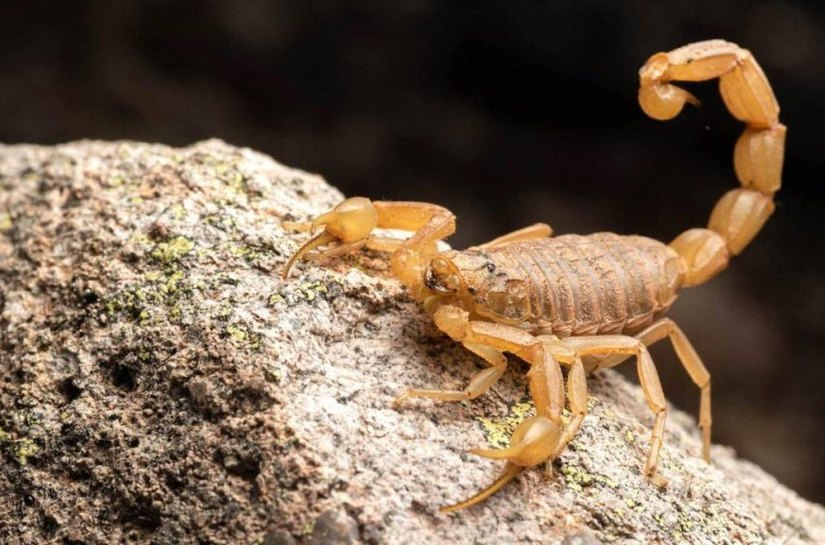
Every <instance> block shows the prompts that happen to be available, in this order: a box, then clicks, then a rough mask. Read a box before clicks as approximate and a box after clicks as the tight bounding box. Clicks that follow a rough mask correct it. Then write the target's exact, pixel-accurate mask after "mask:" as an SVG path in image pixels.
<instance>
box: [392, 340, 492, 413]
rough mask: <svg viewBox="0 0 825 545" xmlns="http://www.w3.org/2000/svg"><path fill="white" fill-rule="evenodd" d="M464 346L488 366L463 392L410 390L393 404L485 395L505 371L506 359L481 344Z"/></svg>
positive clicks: (460, 398)
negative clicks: (414, 400) (409, 400)
mask: <svg viewBox="0 0 825 545" xmlns="http://www.w3.org/2000/svg"><path fill="white" fill-rule="evenodd" d="M463 344H464V346H465V347H466V348H467V349H468V350H470V351H471V352H474V353H475V354H478V355H479V356H481V357H482V358H484V360H485V361H486V362H487V363H488V364H489V365H490V367H488V368H487V369H484V370H483V371H481V372H479V373H478V374H477V375H476V376H475V377H473V379H472V380H471V381H470V384H468V385H467V388H465V389H464V390H418V389H410V390H407V391H406V392H404V393H403V394H401V395H400V396H398V397H397V398H396V399H395V403H396V404H398V403H401V402H402V401H404V400H405V399H408V398H411V397H426V398H430V399H437V400H439V401H462V400H467V399H475V398H477V397H478V396H480V395H481V394H483V393H485V392H486V391H487V390H489V389H490V387H491V386H492V385H493V384H495V383H496V381H497V380H498V379H500V378H501V375H503V374H504V371H505V370H506V369H507V358H506V357H505V356H504V354H502V353H501V351H499V350H496V349H495V348H491V347H489V346H486V345H483V344H475V343H471V342H465V343H463Z"/></svg>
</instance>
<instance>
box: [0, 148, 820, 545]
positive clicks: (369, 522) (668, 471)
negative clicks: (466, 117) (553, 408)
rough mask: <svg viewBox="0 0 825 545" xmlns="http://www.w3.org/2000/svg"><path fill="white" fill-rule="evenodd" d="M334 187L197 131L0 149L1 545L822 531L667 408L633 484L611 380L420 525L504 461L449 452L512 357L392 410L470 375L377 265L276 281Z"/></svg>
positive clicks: (476, 423)
mask: <svg viewBox="0 0 825 545" xmlns="http://www.w3.org/2000/svg"><path fill="white" fill-rule="evenodd" d="M341 198H342V196H341V195H340V194H339V193H338V192H337V191H336V190H334V189H332V188H331V187H329V186H328V185H327V184H326V183H325V182H324V181H323V180H321V179H320V178H319V177H317V176H313V175H309V174H306V173H304V172H301V171H298V170H293V169H289V168H286V167H284V166H282V165H279V164H277V163H275V162H274V161H272V160H271V159H269V158H267V157H265V156H263V155H260V154H258V153H255V152H252V151H249V150H244V149H238V148H234V147H231V146H228V145H226V144H223V143H221V142H218V141H209V142H204V143H200V144H196V145H194V146H191V147H188V148H184V149H172V148H168V147H165V146H157V145H145V144H136V143H126V142H123V143H101V142H79V143H74V144H68V145H64V146H57V147H53V148H47V147H36V146H0V429H1V430H2V431H0V464H2V471H0V490H2V491H3V493H2V494H0V542H2V543H9V544H17V543H25V544H29V543H31V544H34V543H44V542H66V543H68V542H78V543H80V542H83V543H89V544H93V543H107V544H108V543H125V542H151V543H159V544H161V543H210V544H230V543H233V544H234V543H284V544H286V543H291V542H295V543H319V542H324V543H351V542H352V543H355V542H359V541H360V542H363V543H479V544H485V543H514V542H521V543H547V542H556V543H560V542H562V540H564V539H565V538H568V540H567V541H566V542H565V543H571V542H575V541H571V540H575V539H579V540H580V541H581V539H584V538H583V537H581V536H584V535H589V536H592V537H593V538H594V539H596V540H598V541H601V542H604V543H615V542H621V543H653V542H658V543H696V544H711V543H714V544H715V543H749V544H750V543H823V542H825V510H823V509H822V508H821V507H820V506H817V505H814V504H811V503H809V502H806V501H804V500H802V499H800V498H799V497H798V496H797V495H796V494H794V493H793V492H791V491H789V490H787V489H786V488H784V487H783V486H781V485H780V484H778V483H777V482H776V481H775V480H774V479H773V478H772V477H770V476H769V475H766V474H765V473H764V472H763V471H761V470H760V469H759V468H757V467H755V466H754V465H753V464H750V463H748V462H745V461H742V460H738V459H737V458H736V457H735V456H734V453H733V452H732V451H731V450H730V449H728V448H725V447H721V446H715V447H714V449H713V456H714V460H715V463H714V464H713V465H707V464H705V462H703V461H702V459H701V458H700V456H699V454H700V441H699V433H698V431H697V429H696V426H695V423H694V419H693V418H692V417H690V416H687V415H685V414H683V413H681V412H678V411H674V412H673V413H672V414H671V416H670V419H669V421H668V427H667V435H666V446H665V448H664V450H663V452H662V461H661V470H662V472H663V474H664V475H665V476H666V477H667V478H668V479H669V480H670V484H669V486H668V488H667V489H665V490H659V489H657V488H655V487H654V486H651V485H650V484H648V483H647V482H646V481H645V479H644V478H643V476H642V475H641V473H640V468H641V466H642V463H643V458H644V455H645V453H646V449H647V440H648V437H649V433H650V430H649V427H648V426H649V424H650V422H651V417H650V414H649V411H648V410H647V408H646V406H645V404H644V401H643V399H642V397H641V395H640V392H639V389H638V388H637V387H636V386H635V385H631V384H629V383H628V382H626V381H625V380H623V379H622V378H621V377H619V376H618V375H617V374H616V373H613V372H604V373H601V374H599V375H597V376H594V377H591V378H590V380H589V384H590V388H591V398H590V407H591V412H590V415H589V416H588V417H587V419H586V420H585V423H584V426H583V429H582V430H581V433H580V434H579V435H578V437H576V439H575V441H574V442H573V444H572V445H571V447H570V448H569V449H568V450H567V451H566V452H565V453H564V455H563V456H562V457H561V459H560V460H558V461H557V462H556V464H555V470H556V478H555V479H552V480H546V479H544V478H543V477H542V475H541V472H540V471H536V470H532V471H527V472H525V473H524V474H523V475H522V476H521V477H519V478H518V479H517V480H516V481H515V482H514V483H512V484H511V485H509V486H508V487H506V488H505V489H504V490H502V491H501V492H500V493H498V494H496V495H495V496H494V497H493V498H491V499H490V500H489V501H487V502H486V503H484V504H483V505H480V506H478V507H476V508H473V509H469V510H466V511H462V512H459V513H456V514H453V515H449V516H445V515H441V514H439V513H438V507H440V506H442V505H445V504H449V503H452V502H455V501H457V500H460V499H463V498H465V497H467V496H469V495H471V494H473V493H474V492H475V491H477V490H479V489H480V488H482V487H484V486H486V485H487V484H488V483H489V482H490V481H491V480H492V479H493V478H494V477H495V476H496V475H497V474H498V472H499V470H500V469H501V464H500V463H496V462H493V461H489V460H484V459H480V458H477V457H474V456H470V455H468V454H467V450H468V449H469V448H471V447H473V446H478V445H498V446H500V445H502V444H503V443H504V442H505V441H506V440H507V437H508V436H509V433H510V430H512V428H513V426H514V423H515V422H517V421H518V420H519V419H523V418H524V417H525V415H527V414H529V413H530V410H531V406H530V404H529V403H528V402H527V401H526V400H527V399H528V396H527V390H526V384H525V380H524V376H523V375H524V372H525V371H526V367H525V365H523V364H522V363H520V362H517V361H514V362H513V365H512V366H511V371H509V372H508V373H507V374H506V375H505V377H504V379H503V380H502V381H501V382H500V383H499V384H497V385H496V386H495V387H494V388H493V390H492V392H491V393H490V394H488V395H485V396H483V397H482V398H481V399H479V400H476V401H475V402H472V403H457V404H441V405H436V404H432V403H428V402H416V403H413V404H411V406H409V407H406V408H403V409H401V410H396V409H395V408H393V407H392V406H391V404H390V402H391V400H392V398H393V397H394V396H395V395H397V394H398V393H400V392H402V391H403V390H404V389H405V388H407V387H412V386H416V387H442V386H444V387H458V386H461V385H463V384H465V383H466V381H467V380H468V379H469V378H470V376H472V374H473V373H474V372H475V371H476V370H477V369H478V368H479V365H480V362H479V361H478V360H477V359H476V358H475V357H473V356H472V355H470V354H469V353H467V352H466V351H464V350H462V349H461V348H460V347H458V346H456V345H455V344H454V343H452V342H451V341H450V340H449V339H447V338H446V337H445V336H444V335H442V334H441V333H439V332H438V331H437V330H436V329H435V328H434V327H433V325H432V324H431V323H430V322H429V320H428V319H427V317H426V316H425V315H424V314H423V313H422V312H421V310H420V309H419V307H418V305H416V304H415V303H414V302H413V301H411V300H410V299H409V298H408V297H407V296H406V295H405V294H404V292H403V290H402V289H401V288H400V287H399V286H398V284H397V283H396V282H395V281H394V280H393V279H392V278H391V277H390V276H388V274H387V266H386V259H385V258H384V257H383V256H381V255H378V254H372V253H365V254H360V255H353V256H348V257H345V258H343V259H341V260H338V261H335V262H332V263H329V264H326V265H323V266H321V265H319V264H315V263H303V264H299V265H298V266H297V268H296V270H295V271H294V274H293V277H292V278H291V279H290V280H289V281H288V282H283V281H282V280H281V279H280V278H279V276H278V273H279V271H280V269H281V267H282V266H283V264H284V261H285V260H286V258H287V256H288V255H289V254H290V253H291V252H293V251H294V250H295V249H296V247H297V245H298V244H299V243H300V241H302V240H304V236H302V235H295V234H286V233H284V232H283V230H282V229H281V228H280V221H281V220H283V219H305V218H309V217H312V216H313V215H317V214H318V213H320V212H322V211H325V210H327V209H328V208H330V207H331V206H333V205H334V204H335V203H337V202H338V201H339V200H340V199H341ZM459 221H460V218H459ZM588 539H589V538H588ZM325 540H326V541H325ZM585 542H586V541H585Z"/></svg>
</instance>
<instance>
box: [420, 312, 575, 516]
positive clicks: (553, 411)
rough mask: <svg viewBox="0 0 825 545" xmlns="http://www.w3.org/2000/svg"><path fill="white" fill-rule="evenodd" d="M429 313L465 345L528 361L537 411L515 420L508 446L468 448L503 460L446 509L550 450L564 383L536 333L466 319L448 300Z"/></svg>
mask: <svg viewBox="0 0 825 545" xmlns="http://www.w3.org/2000/svg"><path fill="white" fill-rule="evenodd" d="M433 319H434V320H435V323H436V325H437V326H438V328H439V329H441V330H442V331H444V332H445V333H447V335H449V336H450V337H451V338H452V339H453V340H455V341H458V342H462V343H464V344H465V346H466V345H471V346H472V345H478V346H484V347H488V348H489V349H491V350H495V351H497V352H499V353H501V352H510V353H512V354H515V355H516V356H518V357H519V358H521V359H523V360H524V361H526V362H527V363H529V364H531V366H532V367H531V370H530V373H529V374H528V377H529V380H530V392H531V394H532V396H533V399H534V401H535V403H536V416H533V417H531V418H528V419H527V420H525V421H524V422H522V423H521V424H519V426H518V427H517V428H516V430H515V431H514V432H513V435H512V437H511V439H510V447H508V448H506V449H474V450H472V451H471V452H472V453H473V454H478V455H480V456H484V457H487V458H493V459H505V460H507V464H506V466H505V468H504V471H503V473H502V474H501V476H500V477H499V478H498V479H496V481H495V482H493V484H491V485H490V486H488V487H487V488H485V489H484V490H482V491H481V492H479V493H478V494H476V495H474V496H472V497H471V498H469V499H467V500H464V501H462V502H459V503H457V504H454V505H450V506H447V507H444V508H442V509H441V511H442V512H450V511H455V510H457V509H463V508H465V507H469V506H471V505H474V504H476V503H479V502H481V501H483V500H484V499H486V498H487V497H489V496H490V495H492V494H493V493H495V492H496V491H497V490H499V489H500V488H501V487H503V486H504V485H505V484H507V483H508V482H509V481H510V480H512V479H513V478H514V477H516V476H517V475H518V474H519V473H521V471H522V470H523V469H524V468H525V467H530V466H534V465H538V464H540V463H542V462H544V461H546V460H548V459H549V458H550V457H551V456H552V454H553V453H554V452H555V451H556V450H557V449H556V447H557V445H558V441H559V437H560V434H561V433H560V431H561V430H560V428H561V409H562V406H563V404H564V384H563V379H562V375H561V369H560V368H559V364H558V362H557V361H556V359H555V358H554V357H553V354H552V353H551V350H550V349H549V348H548V346H547V343H546V342H544V341H543V340H542V339H540V338H537V337H534V336H533V335H530V334H529V333H527V332H525V331H523V330H521V329H518V328H516V327H512V326H508V325H503V324H495V323H490V322H481V321H471V320H470V319H469V313H468V312H466V311H464V310H462V309H460V308H458V307H454V306H451V305H444V306H441V307H439V308H438V310H437V311H436V312H435V314H434V315H433Z"/></svg>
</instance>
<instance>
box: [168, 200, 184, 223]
mask: <svg viewBox="0 0 825 545" xmlns="http://www.w3.org/2000/svg"><path fill="white" fill-rule="evenodd" d="M169 212H170V213H171V214H172V216H173V217H174V218H175V219H176V220H182V219H183V218H185V217H186V209H185V208H184V207H183V206H182V205H180V204H175V205H173V206H172V208H170V209H169Z"/></svg>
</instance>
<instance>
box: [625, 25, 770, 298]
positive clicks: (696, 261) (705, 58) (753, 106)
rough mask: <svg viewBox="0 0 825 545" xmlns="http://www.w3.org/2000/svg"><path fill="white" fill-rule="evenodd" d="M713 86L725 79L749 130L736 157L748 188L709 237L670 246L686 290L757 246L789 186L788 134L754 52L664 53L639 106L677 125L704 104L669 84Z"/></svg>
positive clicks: (651, 62)
mask: <svg viewBox="0 0 825 545" xmlns="http://www.w3.org/2000/svg"><path fill="white" fill-rule="evenodd" d="M713 78H719V90H720V92H721V94H722V99H723V100H724V101H725V105H726V106H727V107H728V110H729V111H730V113H731V114H732V115H733V116H734V117H735V118H736V119H739V120H740V121H743V122H744V123H745V124H746V125H747V126H746V128H745V132H744V133H742V136H740V137H739V140H738V141H737V142H736V147H735V148H734V152H733V165H734V169H735V170H736V176H737V178H739V181H740V182H741V184H742V187H741V188H739V189H734V190H732V191H729V192H728V193H726V194H725V195H724V196H723V197H722V198H721V199H720V200H719V202H718V203H716V207H715V208H714V209H713V212H712V213H711V215H710V221H709V222H708V227H707V229H703V228H696V229H689V230H688V231H685V232H684V233H682V234H681V235H679V236H678V237H676V239H675V240H673V242H671V243H670V247H671V248H673V249H674V250H676V252H677V253H678V254H679V255H680V256H681V257H682V259H683V260H684V262H685V269H686V274H685V282H684V285H685V286H695V285H698V284H702V283H704V282H706V281H708V280H710V279H711V278H713V277H714V276H716V275H717V274H718V273H719V272H721V271H722V270H724V269H725V267H727V265H728V262H729V261H730V256H731V255H737V254H739V253H740V252H741V251H742V250H743V249H744V248H745V246H747V245H748V243H750V241H751V240H752V239H753V237H754V236H756V234H757V233H758V232H759V230H760V229H761V228H762V225H764V224H765V221H767V219H768V217H770V215H771V213H772V212H773V209H774V204H773V194H774V193H776V192H777V191H778V190H779V186H780V185H781V173H782V160H783V157H784V153H785V126H784V125H782V124H781V123H780V122H779V104H778V103H777V102H776V98H775V97H774V95H773V91H772V90H771V86H770V84H769V83H768V80H767V78H766V77H765V74H764V73H763V72H762V69H761V68H760V67H759V65H758V64H757V63H756V60H755V59H754V58H753V56H751V54H750V52H749V51H748V50H746V49H742V48H740V47H739V46H737V45H735V44H732V43H730V42H725V41H723V40H709V41H706V42H698V43H694V44H690V45H686V46H684V47H680V48H679V49H674V50H673V51H671V52H669V53H657V54H655V55H653V56H652V57H650V59H648V61H647V63H645V65H644V66H643V67H642V69H641V70H640V71H639V79H640V88H639V104H640V105H641V106H642V109H643V110H644V111H645V113H646V114H647V115H649V116H650V117H652V118H654V119H659V120H667V119H672V118H673V117H675V116H676V115H677V114H678V113H679V112H680V111H681V110H682V107H683V106H684V104H685V102H689V103H692V104H698V101H697V100H696V98H695V97H693V95H691V94H690V93H688V92H687V91H685V90H684V89H680V88H679V87H676V86H674V85H671V84H670V83H669V82H671V81H705V80H709V79H713Z"/></svg>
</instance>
